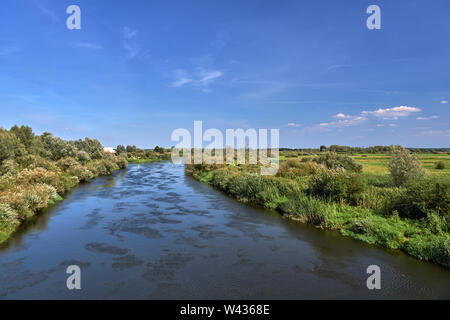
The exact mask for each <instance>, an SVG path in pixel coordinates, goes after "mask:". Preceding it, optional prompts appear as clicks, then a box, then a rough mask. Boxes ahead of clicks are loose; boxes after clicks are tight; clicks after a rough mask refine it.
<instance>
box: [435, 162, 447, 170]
mask: <svg viewBox="0 0 450 320" xmlns="http://www.w3.org/2000/svg"><path fill="white" fill-rule="evenodd" d="M434 167H435V168H436V169H438V170H444V169H445V162H444V161H438V162H436V163H435V164H434Z"/></svg>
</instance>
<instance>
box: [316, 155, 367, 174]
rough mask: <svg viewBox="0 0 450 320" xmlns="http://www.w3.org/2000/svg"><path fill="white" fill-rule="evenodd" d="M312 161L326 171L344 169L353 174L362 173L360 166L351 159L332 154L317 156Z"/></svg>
mask: <svg viewBox="0 0 450 320" xmlns="http://www.w3.org/2000/svg"><path fill="white" fill-rule="evenodd" d="M312 161H314V162H316V163H319V164H323V165H324V166H325V167H327V168H328V169H345V170H349V171H354V172H361V171H362V165H360V164H359V163H357V162H356V161H355V160H354V159H353V158H351V157H349V156H346V155H340V154H337V153H334V152H328V153H325V154H321V155H318V156H316V157H315V158H313V159H312Z"/></svg>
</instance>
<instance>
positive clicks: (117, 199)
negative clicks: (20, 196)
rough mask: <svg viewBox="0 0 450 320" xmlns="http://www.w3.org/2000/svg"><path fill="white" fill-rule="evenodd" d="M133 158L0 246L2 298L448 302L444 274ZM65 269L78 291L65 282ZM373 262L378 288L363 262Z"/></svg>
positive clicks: (449, 285) (448, 281)
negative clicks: (73, 272)
mask: <svg viewBox="0 0 450 320" xmlns="http://www.w3.org/2000/svg"><path fill="white" fill-rule="evenodd" d="M183 170H184V168H183V166H179V165H174V164H171V163H168V162H160V163H150V164H142V165H136V164H131V165H130V166H129V167H128V169H127V170H123V171H118V172H115V173H114V174H113V175H111V176H107V177H100V178H97V179H95V180H94V181H93V182H91V183H89V184H84V185H81V186H80V187H77V188H75V189H74V190H73V191H72V192H71V193H70V194H69V195H67V196H66V198H65V200H64V201H63V202H61V203H60V204H58V205H56V206H54V207H52V208H50V209H47V210H46V211H45V212H43V213H42V214H41V215H39V216H38V217H36V218H35V219H33V220H32V221H30V222H29V223H27V224H26V225H24V226H23V227H22V228H21V230H20V231H19V232H17V234H16V235H15V236H14V237H13V238H12V239H11V241H9V242H8V243H7V244H5V245H3V247H1V248H0V298H2V299H315V298H331V299H342V298H356V299H379V298H446V299H449V298H450V271H448V270H445V269H443V268H441V267H438V266H435V265H432V264H429V263H425V262H421V261H418V260H416V259H414V258H412V257H409V256H407V255H405V254H403V253H401V252H398V251H388V250H385V249H382V248H379V247H375V246H370V245H366V244H364V243H362V242H359V241H356V240H352V239H349V238H345V237H342V236H340V235H339V234H337V233H335V232H326V231H321V230H317V229H315V228H313V227H310V226H306V225H302V224H298V223H294V222H290V221H286V220H284V219H282V218H280V217H279V216H278V215H277V214H275V213H273V212H268V211H265V210H263V209H260V208H255V207H251V206H248V205H244V204H242V203H238V202H237V201H235V200H234V199H231V198H229V197H227V196H226V195H224V194H222V193H220V192H218V191H216V190H214V189H212V188H210V187H209V186H206V185H204V184H202V183H199V182H197V181H195V180H193V179H192V178H189V177H186V176H185V175H184V172H183ZM69 265H78V266H79V267H80V269H81V290H68V289H67V286H66V280H67V277H69V275H68V274H66V268H67V267H68V266H69ZM369 265H378V266H379V267H380V268H381V290H368V289H367V286H366V279H367V277H368V276H369V275H368V274H367V273H366V269H367V267H368V266H369Z"/></svg>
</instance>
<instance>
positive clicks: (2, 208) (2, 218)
mask: <svg viewBox="0 0 450 320" xmlns="http://www.w3.org/2000/svg"><path fill="white" fill-rule="evenodd" d="M18 218H19V215H18V214H17V212H16V211H15V210H14V209H13V208H11V207H10V206H9V205H7V204H5V203H0V222H3V223H7V224H9V223H13V222H14V221H16V220H17V219H18Z"/></svg>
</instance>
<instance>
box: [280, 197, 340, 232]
mask: <svg viewBox="0 0 450 320" xmlns="http://www.w3.org/2000/svg"><path fill="white" fill-rule="evenodd" d="M332 208H333V207H330V206H329V205H327V204H325V203H323V202H321V201H320V200H318V199H314V198H312V197H308V196H306V195H304V194H298V195H296V196H295V197H291V198H289V199H287V201H284V202H282V203H281V204H280V206H279V210H280V211H281V212H282V213H286V214H289V215H291V216H293V217H294V218H296V219H298V220H300V221H302V222H305V223H310V224H313V225H316V226H320V225H322V224H324V223H325V222H326V220H327V216H328V215H330V214H331V212H332V211H333V209H332Z"/></svg>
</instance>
